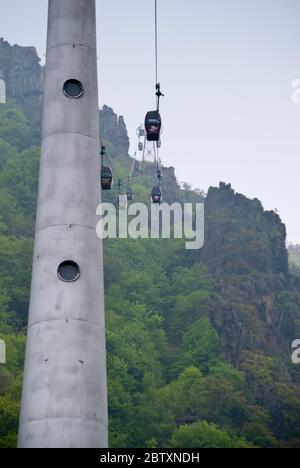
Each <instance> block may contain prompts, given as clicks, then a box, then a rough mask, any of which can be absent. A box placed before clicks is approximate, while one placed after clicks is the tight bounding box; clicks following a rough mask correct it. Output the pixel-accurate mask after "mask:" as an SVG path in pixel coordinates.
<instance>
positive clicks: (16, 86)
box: [0, 38, 43, 103]
mask: <svg viewBox="0 0 300 468" xmlns="http://www.w3.org/2000/svg"><path fill="white" fill-rule="evenodd" d="M0 70H2V72H3V76H4V80H5V82H6V87H7V98H8V99H13V100H15V101H18V102H20V103H24V102H25V101H26V100H27V99H29V98H32V97H39V98H40V97H41V95H42V84H43V67H42V66H41V65H40V58H39V57H38V55H37V51H36V49H35V47H21V46H19V45H14V46H11V45H10V44H9V43H8V42H7V41H5V40H4V39H3V38H0Z"/></svg>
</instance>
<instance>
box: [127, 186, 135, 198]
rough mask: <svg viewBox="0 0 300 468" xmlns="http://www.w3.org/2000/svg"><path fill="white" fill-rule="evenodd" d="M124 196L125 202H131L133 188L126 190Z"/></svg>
mask: <svg viewBox="0 0 300 468" xmlns="http://www.w3.org/2000/svg"><path fill="white" fill-rule="evenodd" d="M126 195H127V200H128V201H133V199H134V190H133V188H131V187H129V188H128V189H127V193H126Z"/></svg>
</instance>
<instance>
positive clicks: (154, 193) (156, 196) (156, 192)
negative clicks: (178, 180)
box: [151, 185, 162, 205]
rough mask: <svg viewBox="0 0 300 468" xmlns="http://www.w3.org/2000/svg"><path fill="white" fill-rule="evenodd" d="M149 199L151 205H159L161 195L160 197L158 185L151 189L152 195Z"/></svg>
mask: <svg viewBox="0 0 300 468" xmlns="http://www.w3.org/2000/svg"><path fill="white" fill-rule="evenodd" d="M151 198H152V202H153V203H155V204H159V205H160V203H161V199H162V195H161V189H160V187H159V185H157V186H155V187H153V189H152V193H151Z"/></svg>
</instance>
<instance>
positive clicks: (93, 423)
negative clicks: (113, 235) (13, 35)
mask: <svg viewBox="0 0 300 468" xmlns="http://www.w3.org/2000/svg"><path fill="white" fill-rule="evenodd" d="M98 119H99V114H98V86H97V53H96V13H95V0H49V12H48V39H47V61H46V71H45V90H44V114H43V135H42V138H43V140H42V151H41V167H40V179H39V195H38V208H37V222H36V236H35V248H34V258H33V273H32V285H31V299H30V312H29V323H28V338H27V350H26V362H25V374H24V384H23V396H22V410H21V419H20V430H19V447H21V448H106V447H107V445H108V440H107V379H106V352H105V326H104V291H103V257H102V244H101V241H100V239H99V238H98V237H97V236H96V223H97V218H96V208H97V206H98V204H99V203H100V196H101V194H100V156H99V153H100V151H99V120H98Z"/></svg>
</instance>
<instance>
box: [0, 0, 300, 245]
mask: <svg viewBox="0 0 300 468" xmlns="http://www.w3.org/2000/svg"><path fill="white" fill-rule="evenodd" d="M96 1H97V5H98V55H99V58H100V60H99V84H100V105H101V106H102V105H103V104H108V105H109V106H111V107H113V109H114V110H115V112H117V113H118V114H121V115H124V117H125V121H126V123H127V126H128V132H129V136H130V139H131V143H132V146H131V152H132V153H133V152H134V151H135V147H136V136H135V130H136V127H137V126H138V124H139V123H140V122H142V121H143V119H144V115H145V113H146V111H147V110H150V109H151V108H153V107H154V53H153V48H154V43H153V34H154V33H153V29H154V24H153V5H154V1H153V0H147V1H146V0H140V1H138V0H128V1H126V2H125V1H124V0H96ZM0 6H1V9H0V36H3V37H4V38H5V39H6V40H8V41H9V42H10V43H12V44H13V43H18V44H20V45H34V46H36V47H37V49H38V53H39V55H40V57H41V58H42V59H43V61H44V59H45V58H44V54H45V46H46V16H47V0H0ZM299 18H300V2H299V0H185V1H182V0H181V1H179V0H159V32H160V44H159V45H160V47H159V51H160V77H159V79H160V81H161V85H162V89H163V91H164V92H165V95H166V97H165V98H164V99H163V101H162V105H161V113H162V118H163V124H164V133H163V146H162V151H161V157H162V160H163V163H164V164H165V165H170V166H174V167H175V168H176V174H177V177H178V179H179V180H180V181H187V182H190V183H191V184H192V185H193V186H194V187H200V188H202V189H204V190H205V191H206V190H207V189H208V187H209V186H210V185H214V186H215V185H217V184H218V183H219V181H221V180H222V181H225V182H231V183H232V186H233V188H234V189H235V190H237V191H238V192H241V193H243V194H245V195H247V196H249V197H251V198H254V197H257V198H259V199H260V200H261V201H262V203H263V205H264V207H265V208H266V209H274V208H277V209H278V211H279V214H280V215H281V217H282V219H283V221H284V222H285V223H286V224H287V230H288V239H289V240H291V241H293V242H299V243H300V219H299V208H298V202H299V200H300V184H299V172H300V105H295V104H293V103H292V100H291V94H292V82H293V81H294V80H295V79H297V78H300V25H299Z"/></svg>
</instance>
